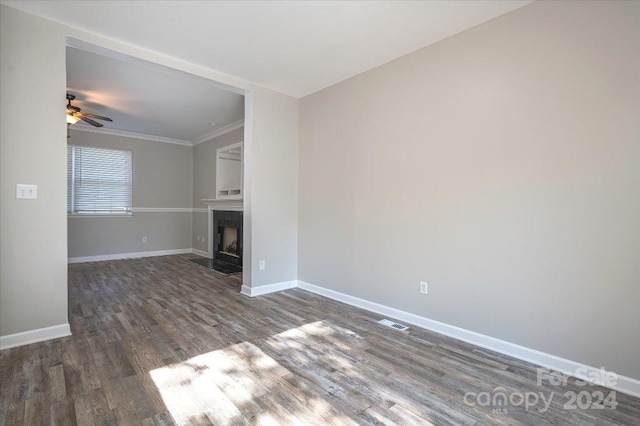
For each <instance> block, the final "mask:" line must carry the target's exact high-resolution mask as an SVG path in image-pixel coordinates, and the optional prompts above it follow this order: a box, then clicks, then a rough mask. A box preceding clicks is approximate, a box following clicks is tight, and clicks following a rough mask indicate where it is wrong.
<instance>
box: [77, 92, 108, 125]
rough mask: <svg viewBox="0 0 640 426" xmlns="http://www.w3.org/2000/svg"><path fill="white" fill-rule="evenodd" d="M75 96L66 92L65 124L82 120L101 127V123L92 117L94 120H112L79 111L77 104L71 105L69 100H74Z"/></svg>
mask: <svg viewBox="0 0 640 426" xmlns="http://www.w3.org/2000/svg"><path fill="white" fill-rule="evenodd" d="M75 98H76V97H75V95H72V94H70V93H67V124H76V123H77V122H78V121H80V120H82V121H85V122H87V123H89V124H91V125H92V126H95V127H102V124H101V123H98V122H97V121H95V120H93V118H95V119H96V120H102V121H111V122H113V120H112V119H110V118H109V117H103V116H101V115H96V114H90V113H88V112H81V111H80V108H78V107H77V106H73V105H71V101H72V100H74V99H75Z"/></svg>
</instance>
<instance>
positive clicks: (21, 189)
mask: <svg viewBox="0 0 640 426" xmlns="http://www.w3.org/2000/svg"><path fill="white" fill-rule="evenodd" d="M16 198H18V199H22V200H35V199H37V198H38V185H28V184H24V183H18V184H16Z"/></svg>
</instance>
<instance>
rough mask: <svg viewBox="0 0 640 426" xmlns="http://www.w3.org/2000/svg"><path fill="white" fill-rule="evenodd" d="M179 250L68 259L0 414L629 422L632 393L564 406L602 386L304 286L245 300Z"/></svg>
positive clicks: (148, 419)
mask: <svg viewBox="0 0 640 426" xmlns="http://www.w3.org/2000/svg"><path fill="white" fill-rule="evenodd" d="M190 257H191V256H188V255H181V256H166V257H156V258H146V259H137V260H122V261H110V262H99V263H86V264H77V265H71V266H70V267H69V307H70V321H71V329H72V331H73V336H71V337H66V338H63V339H56V340H51V341H48V342H43V343H37V344H32V345H28V346H23V347H19V348H13V349H8V350H4V351H0V378H1V384H0V424H3V425H15V424H24V425H38V424H61V425H62V424H64V425H73V424H79V425H93V424H95V425H116V424H119V425H139V424H142V425H170V424H176V423H177V424H220V425H223V424H278V425H279V424H302V425H313V424H335V425H338V424H412V425H413V424H462V425H474V424H504V425H512V424H527V425H529V424H536V425H537V424H554V425H560V424H572V425H585V424H599V425H600V424H628V425H638V424H640V399H638V398H633V397H630V396H627V395H624V394H621V393H617V395H616V402H617V407H616V408H615V409H611V408H603V409H597V408H587V409H579V408H578V409H565V408H564V405H565V404H566V403H567V402H570V401H569V399H568V398H567V397H566V396H565V392H576V393H578V392H581V391H585V390H588V391H589V392H590V393H593V392H597V391H600V392H604V394H605V395H606V394H607V393H608V392H609V391H608V390H607V389H604V388H598V387H594V386H588V387H580V386H578V385H577V384H575V380H573V379H569V383H568V384H567V385H565V386H552V385H551V384H549V383H547V382H545V384H544V385H543V386H538V385H537V384H536V366H534V365H531V364H528V363H525V362H522V361H518V360H516V359H512V358H509V357H506V356H503V355H500V354H497V353H494V352H491V351H488V350H484V349H481V348H478V347H476V346H473V345H470V344H466V343H463V342H459V341H456V340H453V339H451V338H448V337H445V336H442V335H438V334H436V333H432V332H429V331H426V330H422V329H419V328H415V327H412V328H410V329H409V330H408V331H405V332H400V331H396V330H393V329H390V328H387V327H384V326H381V325H379V324H377V323H376V321H377V320H379V319H380V317H379V316H378V315H376V314H373V313H371V312H367V311H364V310H359V309H355V308H353V307H350V306H347V305H343V304H341V303H338V302H334V301H332V300H329V299H326V298H323V297H320V296H317V295H314V294H312V293H309V292H306V291H303V290H299V289H294V290H287V291H283V292H280V293H275V294H270V295H266V296H261V297H257V298H248V297H245V296H243V295H241V294H240V293H239V288H240V284H241V278H240V277H239V276H230V277H225V276H221V275H219V274H217V273H216V272H214V271H212V270H209V269H207V268H204V267H202V266H199V265H197V264H194V263H192V262H189V261H188V260H187V259H188V258H190ZM496 388H498V389H496ZM469 392H472V393H473V394H467V393H469ZM483 392H484V393H486V394H483ZM500 392H503V393H504V394H505V395H506V396H507V397H508V398H509V397H510V398H511V401H512V403H508V404H506V405H499V404H496V405H487V404H485V403H484V402H486V401H485V400H484V399H483V397H482V395H485V396H486V395H488V396H490V397H491V401H493V400H494V396H496V395H497V394H498V393H500ZM465 394H467V396H466V398H465ZM534 394H535V395H536V396H538V395H542V396H543V397H544V398H546V399H547V400H548V399H549V398H552V399H551V403H550V405H549V406H548V409H547V410H544V404H543V401H539V402H538V403H537V404H536V405H533V406H531V407H530V408H529V410H528V411H527V410H525V407H524V406H523V405H521V404H516V403H521V399H520V396H522V397H527V398H529V400H530V401H531V402H533V395H534ZM514 395H515V396H514ZM465 401H466V402H465ZM496 401H497V402H498V403H499V402H500V401H501V400H500V399H499V398H498V399H497V400H496ZM494 402H495V401H494Z"/></svg>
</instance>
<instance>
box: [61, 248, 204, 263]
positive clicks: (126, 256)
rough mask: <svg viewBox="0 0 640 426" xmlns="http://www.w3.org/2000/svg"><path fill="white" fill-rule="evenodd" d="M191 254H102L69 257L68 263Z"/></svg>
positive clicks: (149, 252) (174, 252)
mask: <svg viewBox="0 0 640 426" xmlns="http://www.w3.org/2000/svg"><path fill="white" fill-rule="evenodd" d="M185 253H193V249H191V248H186V249H175V250H156V251H138V252H135V253H115V254H103V255H99V256H84V257H70V258H69V260H68V263H85V262H102V261H104V260H120V259H137V258H140V257H152V256H169V255H172V254H185Z"/></svg>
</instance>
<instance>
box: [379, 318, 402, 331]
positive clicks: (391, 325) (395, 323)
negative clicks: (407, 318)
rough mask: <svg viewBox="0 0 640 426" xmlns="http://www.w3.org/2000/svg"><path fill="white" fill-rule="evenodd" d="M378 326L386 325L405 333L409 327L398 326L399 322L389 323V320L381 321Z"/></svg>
mask: <svg viewBox="0 0 640 426" xmlns="http://www.w3.org/2000/svg"><path fill="white" fill-rule="evenodd" d="M378 324H382V325H386V326H387V327H391V328H395V329H396V330H400V331H405V330H408V329H409V327H407V326H406V325H402V324H398V323H397V322H393V321H389V320H388V319H381V320H380V321H378Z"/></svg>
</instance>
